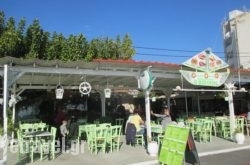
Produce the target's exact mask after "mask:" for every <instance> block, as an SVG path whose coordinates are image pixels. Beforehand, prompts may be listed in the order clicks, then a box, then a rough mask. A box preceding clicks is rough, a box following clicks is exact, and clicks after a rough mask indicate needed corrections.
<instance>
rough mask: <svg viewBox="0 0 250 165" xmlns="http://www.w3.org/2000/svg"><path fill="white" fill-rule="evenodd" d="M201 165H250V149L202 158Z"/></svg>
mask: <svg viewBox="0 0 250 165" xmlns="http://www.w3.org/2000/svg"><path fill="white" fill-rule="evenodd" d="M200 163H201V165H250V149H246V150H240V151H234V152H228V153H222V154H216V155H209V156H203V157H200Z"/></svg>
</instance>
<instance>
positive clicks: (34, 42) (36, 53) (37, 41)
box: [25, 19, 43, 58]
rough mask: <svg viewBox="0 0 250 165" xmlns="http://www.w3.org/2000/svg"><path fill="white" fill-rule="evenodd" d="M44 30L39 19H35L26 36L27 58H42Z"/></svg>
mask: <svg viewBox="0 0 250 165" xmlns="http://www.w3.org/2000/svg"><path fill="white" fill-rule="evenodd" d="M42 36H43V30H42V29H41V27H40V23H39V20H37V19H35V20H34V21H33V23H32V25H30V26H29V27H28V30H27V36H26V48H27V54H26V55H25V57H26V58H41V54H40V52H41V49H42V48H41V42H42Z"/></svg>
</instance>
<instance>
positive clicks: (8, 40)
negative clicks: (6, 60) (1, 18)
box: [0, 17, 21, 57]
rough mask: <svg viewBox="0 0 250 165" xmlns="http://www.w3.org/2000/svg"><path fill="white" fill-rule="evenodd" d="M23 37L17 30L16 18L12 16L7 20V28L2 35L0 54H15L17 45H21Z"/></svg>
mask: <svg viewBox="0 0 250 165" xmlns="http://www.w3.org/2000/svg"><path fill="white" fill-rule="evenodd" d="M20 42H21V39H20V38H19V36H18V33H17V31H16V30H15V20H14V18H13V17H11V18H10V19H9V20H8V21H7V25H6V28H4V31H3V33H2V35H1V36H0V56H1V57H4V56H14V55H15V54H16V52H17V45H19V44H20Z"/></svg>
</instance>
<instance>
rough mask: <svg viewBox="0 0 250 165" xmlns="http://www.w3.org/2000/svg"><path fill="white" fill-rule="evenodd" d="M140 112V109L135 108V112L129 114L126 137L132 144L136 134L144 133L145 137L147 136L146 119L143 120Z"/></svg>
mask: <svg viewBox="0 0 250 165" xmlns="http://www.w3.org/2000/svg"><path fill="white" fill-rule="evenodd" d="M138 113H139V110H138V109H135V110H134V113H133V114H132V115H130V116H129V118H128V120H127V122H126V126H125V134H126V138H128V139H129V141H128V140H127V144H129V143H132V145H133V144H134V142H135V135H136V134H143V136H144V138H145V136H146V128H145V126H144V121H143V120H142V118H141V116H140V115H139V114H138ZM131 125H132V126H131ZM131 129H132V130H131Z"/></svg>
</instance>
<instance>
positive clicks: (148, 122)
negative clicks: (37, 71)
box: [145, 90, 152, 142]
mask: <svg viewBox="0 0 250 165" xmlns="http://www.w3.org/2000/svg"><path fill="white" fill-rule="evenodd" d="M149 94H150V90H145V110H146V127H147V139H146V140H147V142H149V141H151V140H152V136H151V126H150V124H151V123H150V122H151V119H150V98H149Z"/></svg>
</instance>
